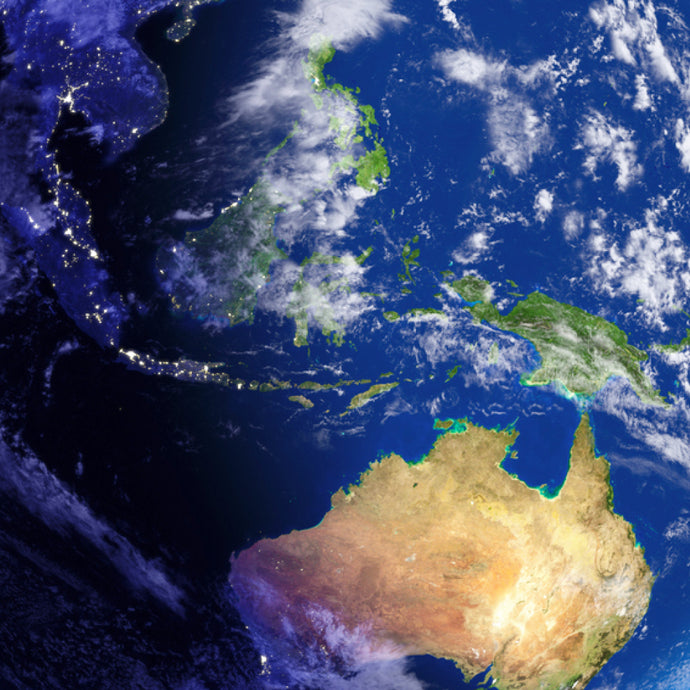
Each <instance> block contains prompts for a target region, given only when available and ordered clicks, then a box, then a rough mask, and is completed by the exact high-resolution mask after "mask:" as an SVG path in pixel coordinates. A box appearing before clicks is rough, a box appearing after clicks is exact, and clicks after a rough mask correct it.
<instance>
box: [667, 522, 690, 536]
mask: <svg viewBox="0 0 690 690" xmlns="http://www.w3.org/2000/svg"><path fill="white" fill-rule="evenodd" d="M664 538H665V539H680V540H681V541H690V518H687V517H679V518H678V519H677V520H674V521H673V522H672V523H671V524H670V525H668V527H666V529H665V530H664Z"/></svg>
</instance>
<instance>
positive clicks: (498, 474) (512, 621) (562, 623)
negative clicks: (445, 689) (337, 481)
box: [230, 415, 653, 690]
mask: <svg viewBox="0 0 690 690" xmlns="http://www.w3.org/2000/svg"><path fill="white" fill-rule="evenodd" d="M455 427H456V430H455V431H449V432H447V433H444V434H442V435H441V436H440V437H439V438H438V439H437V441H436V442H435V444H434V446H433V448H432V450H431V451H430V452H429V454H428V455H427V456H426V457H425V458H424V459H423V460H422V461H420V462H417V463H408V462H405V460H403V458H402V457H400V456H399V455H395V454H393V455H389V456H387V457H384V458H383V459H381V460H379V461H377V462H374V463H372V465H371V466H370V468H369V469H368V470H367V471H366V472H364V473H363V474H362V475H361V477H360V479H359V482H358V483H356V484H354V485H351V486H349V487H348V488H347V489H346V490H345V489H340V490H339V491H337V492H336V493H335V494H334V495H333V497H332V501H331V503H332V507H331V509H330V511H329V512H328V513H327V514H326V515H325V517H324V518H323V520H322V521H321V523H320V524H319V525H317V526H315V527H313V528H311V529H305V530H301V531H293V532H291V533H290V534H287V535H283V536H280V537H278V538H276V539H262V540H260V541H258V542H257V543H255V544H254V545H253V546H251V547H250V548H248V549H246V550H244V551H242V552H240V553H238V554H235V555H233V558H232V570H231V574H230V582H231V584H232V587H233V588H234V591H235V593H236V595H237V598H238V607H239V610H240V613H241V615H242V617H243V619H244V621H245V623H246V624H247V625H248V626H249V629H250V631H254V632H255V633H257V634H259V635H261V636H262V637H263V638H265V637H266V636H272V637H273V638H274V639H276V640H279V641H280V644H281V645H287V646H289V648H290V649H292V650H293V653H294V656H295V660H296V661H297V660H298V659H299V658H300V657H303V655H312V657H311V658H314V657H317V658H319V657H320V658H322V660H323V663H324V664H329V666H330V667H334V666H335V667H336V668H340V669H342V671H343V672H344V673H348V672H349V673H352V672H353V671H355V672H356V669H358V668H361V667H362V665H364V664H366V663H367V662H369V661H376V660H380V659H391V658H399V657H404V656H407V655H417V654H430V655H433V656H435V657H439V658H446V659H451V660H453V661H454V662H455V664H456V665H457V666H458V667H459V668H460V669H461V670H462V672H463V674H464V675H465V677H467V678H471V677H474V676H475V675H476V674H478V673H480V672H483V671H485V670H486V669H487V668H489V667H490V666H491V675H492V677H493V678H494V679H495V682H496V687H497V688H500V689H501V690H537V688H539V689H541V690H546V689H548V688H551V689H554V690H555V689H556V688H566V687H567V688H571V687H577V688H583V687H584V686H585V685H586V684H587V683H588V682H589V681H590V680H591V678H592V677H593V676H594V675H595V674H596V673H597V672H598V671H599V669H600V668H601V667H602V666H603V665H604V663H605V662H606V661H607V659H609V658H610V657H611V655H612V654H614V653H615V652H616V651H618V650H619V649H620V648H621V647H622V646H623V645H624V644H625V643H626V642H627V641H628V640H629V639H630V637H631V635H632V634H633V632H634V630H635V629H636V627H637V626H638V624H639V623H640V621H641V620H642V618H643V616H644V615H645V612H646V611H647V607H648V605H649V598H650V592H651V588H652V582H653V577H652V574H651V572H650V569H649V567H648V565H647V563H646V562H645V559H644V555H643V550H642V548H641V547H640V546H639V545H637V544H636V539H635V536H634V533H633V529H632V527H631V525H630V524H629V523H628V522H626V521H625V520H624V519H623V518H622V517H621V516H620V515H617V514H616V513H614V511H613V505H612V502H613V495H612V489H611V484H610V481H609V464H608V462H607V461H606V459H605V458H602V457H597V456H596V454H595V452H594V440H593V435H592V430H591V427H590V424H589V419H588V417H587V416H586V415H584V416H583V417H582V419H581V421H580V424H579V426H578V428H577V431H576V433H575V437H574V441H573V445H572V448H571V453H570V468H569V472H568V475H567V478H566V480H565V482H564V484H563V486H562V487H561V490H560V492H559V493H558V494H557V495H556V496H555V497H553V498H546V497H545V496H542V495H541V494H540V493H539V491H538V490H536V489H532V488H529V487H528V486H526V485H525V484H524V483H523V482H522V481H520V480H519V479H518V478H516V477H515V476H513V475H511V474H509V473H508V472H506V471H505V470H504V469H502V467H501V463H502V462H503V460H504V458H505V457H506V455H507V453H509V450H510V447H511V445H512V444H513V443H514V441H515V439H516V437H517V432H516V431H515V430H510V429H508V430H489V429H485V428H482V427H480V426H475V425H474V424H471V423H470V422H469V421H466V420H462V422H461V423H458V424H457V425H455Z"/></svg>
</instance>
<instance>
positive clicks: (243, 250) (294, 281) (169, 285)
mask: <svg viewBox="0 0 690 690" xmlns="http://www.w3.org/2000/svg"><path fill="white" fill-rule="evenodd" d="M193 1H194V2H196V1H197V0H193ZM184 16H187V15H184ZM181 21H182V24H184V21H183V20H181ZM181 26H182V25H181ZM334 55H335V48H334V47H333V46H332V45H331V43H330V42H329V41H328V40H327V39H325V38H323V37H316V38H315V39H314V40H313V41H312V47H311V49H310V50H309V52H308V54H307V57H306V60H302V61H301V62H302V68H303V71H304V75H305V77H306V78H307V79H308V80H309V82H310V85H311V88H310V92H311V95H312V96H313V101H314V107H315V108H316V110H317V111H321V113H320V114H319V116H318V117H312V116H313V115H315V114H316V113H315V112H313V109H312V112H311V113H308V112H307V110H306V109H304V110H303V111H302V116H301V117H300V118H299V119H297V120H295V121H293V122H292V124H291V129H290V130H289V131H288V132H287V134H286V135H285V137H284V138H283V140H282V141H280V142H279V143H278V144H277V145H276V146H274V147H273V148H272V149H271V150H270V151H269V152H268V154H267V155H266V156H265V158H264V160H263V164H262V166H263V167H262V170H261V173H260V174H259V175H258V177H257V178H256V181H255V183H254V184H253V186H252V187H251V188H250V189H249V191H248V192H247V194H245V195H244V196H243V197H242V198H240V199H238V200H237V201H235V202H233V203H232V204H230V205H229V206H227V207H226V208H224V209H222V210H221V212H220V214H219V215H218V216H217V217H216V218H215V220H214V221H213V222H212V223H211V224H210V225H209V227H207V228H205V229H203V230H194V231H191V232H188V233H186V235H185V237H184V240H183V241H181V242H170V243H168V244H167V246H164V247H163V248H162V249H161V250H160V251H159V253H158V258H157V265H158V272H159V276H160V282H161V284H162V286H163V288H164V289H165V291H166V292H167V293H168V294H169V295H170V299H171V303H172V306H173V308H174V309H176V310H182V311H188V312H190V313H191V314H193V315H195V316H198V317H200V318H207V317H212V318H216V319H220V320H222V322H223V323H225V324H227V325H229V326H235V325H237V324H240V323H251V322H252V321H253V319H254V312H255V309H256V306H257V302H258V291H259V290H261V289H262V288H263V287H264V286H266V284H267V283H268V282H269V279H270V278H276V279H277V280H278V281H280V280H283V281H285V283H284V284H282V285H280V287H277V286H275V285H274V288H275V291H276V292H279V293H281V294H283V293H288V297H287V300H284V301H281V302H280V304H279V305H278V306H276V307H275V309H276V310H277V311H279V313H280V314H281V315H283V316H287V317H288V318H289V319H292V320H293V321H294V323H295V335H294V338H293V344H294V345H295V346H296V347H302V346H306V345H308V343H309V327H310V325H316V326H317V327H318V328H320V330H321V332H322V334H323V335H324V336H325V337H326V338H328V339H329V340H330V342H331V343H333V344H335V345H337V346H339V345H342V344H343V342H344V336H345V329H346V326H347V323H348V321H347V316H344V315H347V314H350V313H352V314H354V313H357V312H358V311H361V310H362V309H363V308H364V307H365V306H366V305H365V301H366V296H364V295H362V294H360V293H356V291H355V290H354V288H353V280H354V279H355V278H357V277H358V276H360V275H361V274H362V270H360V271H359V272H358V271H357V268H358V267H359V266H362V264H363V263H364V262H365V261H366V260H367V259H368V257H369V256H370V255H371V252H372V251H373V247H368V248H367V249H365V250H364V251H363V252H362V253H361V254H360V255H359V256H355V255H353V254H350V253H342V254H340V255H338V254H333V255H329V254H326V253H324V252H322V251H320V250H317V251H313V252H312V254H311V255H310V256H308V257H307V258H304V259H303V260H302V261H301V262H300V263H299V265H297V264H296V261H295V257H294V256H289V255H288V254H287V253H286V252H285V251H283V249H281V248H280V247H279V246H278V239H277V237H276V234H275V231H276V223H277V220H278V218H277V217H278V215H279V214H284V216H285V215H286V216H288V217H289V214H291V213H293V214H294V213H299V214H302V213H305V208H307V209H308V206H309V204H310V203H311V202H314V201H315V200H320V201H317V203H321V202H322V201H323V195H324V192H326V191H331V190H332V189H333V188H334V187H335V185H336V182H337V181H336V179H335V178H336V173H338V172H339V171H340V172H341V173H344V174H349V173H350V172H352V171H354V173H355V179H354V181H355V183H356V184H357V185H358V186H359V187H360V188H361V189H364V190H366V191H367V192H369V193H370V194H375V193H376V192H377V191H378V189H379V186H380V185H381V184H382V183H383V182H384V181H385V180H386V179H387V178H388V177H389V175H390V168H389V164H388V157H387V153H386V150H385V148H384V146H383V143H382V139H381V138H380V137H379V135H378V132H377V128H378V122H377V120H376V116H375V112H374V108H373V107H372V106H370V105H366V104H361V103H359V100H358V98H357V96H356V93H358V92H359V89H352V88H349V87H346V86H343V85H342V84H339V83H337V82H336V81H335V80H334V79H333V78H332V77H330V76H328V75H326V74H324V67H325V65H326V64H328V63H329V62H330V61H331V60H332V59H333V56H334ZM320 128H321V129H320ZM322 140H323V141H322ZM329 140H332V141H333V142H334V143H335V144H336V146H337V148H334V147H329V148H328V150H329V158H328V162H329V164H328V166H327V167H324V170H323V171H321V172H323V179H320V178H318V179H319V182H320V184H316V180H317V177H318V175H317V177H314V184H313V187H312V186H311V183H306V186H305V181H304V180H300V179H297V180H291V179H290V176H291V175H297V177H298V178H299V174H298V173H295V172H294V164H293V162H294V161H291V157H293V156H295V157H297V158H300V157H301V156H305V155H308V154H309V155H311V154H313V153H314V151H315V150H316V149H318V150H319V155H322V146H321V143H325V142H327V141H329ZM316 172H317V173H318V171H316ZM293 190H294V191H293ZM357 194H358V195H360V196H361V192H357ZM300 223H302V221H300ZM319 234H320V233H319ZM287 244H288V245H289V244H290V243H289V242H288V243H287ZM281 246H283V245H281ZM279 264H280V266H279ZM286 264H287V265H289V270H286V269H285V266H286ZM292 269H294V270H292Z"/></svg>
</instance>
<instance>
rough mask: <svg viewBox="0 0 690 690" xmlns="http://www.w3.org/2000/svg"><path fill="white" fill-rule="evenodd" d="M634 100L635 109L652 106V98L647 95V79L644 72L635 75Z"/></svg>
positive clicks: (644, 108)
mask: <svg viewBox="0 0 690 690" xmlns="http://www.w3.org/2000/svg"><path fill="white" fill-rule="evenodd" d="M635 88H636V92H635V101H634V102H633V108H634V109H635V110H647V109H648V108H651V106H652V99H651V98H650V97H649V89H648V88H647V81H646V80H645V77H644V74H638V75H637V76H636V77H635Z"/></svg>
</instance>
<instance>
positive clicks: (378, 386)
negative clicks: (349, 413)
mask: <svg viewBox="0 0 690 690" xmlns="http://www.w3.org/2000/svg"><path fill="white" fill-rule="evenodd" d="M397 385H399V384H398V382H397V381H393V382H391V383H375V384H374V385H373V386H372V387H371V388H368V389H367V390H365V391H363V392H362V393H357V395H355V396H354V397H353V398H352V400H350V404H349V405H348V406H347V409H348V410H355V409H357V408H358V407H362V405H366V404H367V403H368V402H369V401H370V400H371V399H372V398H375V397H377V396H379V395H382V394H383V393H387V392H388V391H390V390H393V388H395V387H396V386H397Z"/></svg>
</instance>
